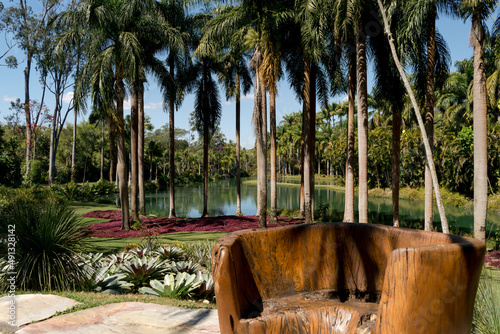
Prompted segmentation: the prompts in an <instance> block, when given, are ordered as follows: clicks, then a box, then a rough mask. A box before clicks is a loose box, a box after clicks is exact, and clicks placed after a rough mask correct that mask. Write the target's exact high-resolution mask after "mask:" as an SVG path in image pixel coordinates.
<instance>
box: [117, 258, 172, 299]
mask: <svg viewBox="0 0 500 334" xmlns="http://www.w3.org/2000/svg"><path fill="white" fill-rule="evenodd" d="M119 268H120V270H121V271H122V272H123V273H124V274H126V275H127V276H126V277H125V281H127V282H129V283H131V284H132V287H131V288H132V292H137V290H138V289H139V288H141V287H146V286H149V284H150V281H151V280H155V279H160V278H161V277H163V275H165V273H166V271H167V269H168V265H166V263H165V262H163V261H160V260H159V259H158V258H157V257H150V258H147V257H145V256H144V257H142V258H135V259H132V260H131V261H129V262H127V263H124V264H122V265H120V266H119Z"/></svg>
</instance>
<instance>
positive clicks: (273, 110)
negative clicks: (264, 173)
mask: <svg viewBox="0 0 500 334" xmlns="http://www.w3.org/2000/svg"><path fill="white" fill-rule="evenodd" d="M269 114H270V119H269V121H270V123H271V124H270V130H271V152H270V155H271V215H270V216H269V222H270V223H271V224H274V223H276V222H277V217H276V202H277V197H276V93H275V91H274V89H270V91H269Z"/></svg>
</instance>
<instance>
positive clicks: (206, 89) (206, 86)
mask: <svg viewBox="0 0 500 334" xmlns="http://www.w3.org/2000/svg"><path fill="white" fill-rule="evenodd" d="M195 68H196V69H197V72H198V77H197V79H196V81H195V83H194V86H195V106H194V120H195V124H196V130H197V131H198V133H199V134H200V136H203V176H204V177H203V179H204V181H203V213H202V214H201V216H202V217H207V216H208V206H207V200H208V147H209V145H210V137H211V136H212V133H213V131H214V130H215V129H216V128H217V126H218V124H219V121H220V116H221V109H222V107H221V103H220V99H219V90H218V88H217V83H216V82H215V80H214V78H213V76H212V75H213V74H216V73H217V71H219V64H218V63H217V62H216V61H215V60H214V59H213V58H209V57H200V59H199V60H198V64H196V65H195Z"/></svg>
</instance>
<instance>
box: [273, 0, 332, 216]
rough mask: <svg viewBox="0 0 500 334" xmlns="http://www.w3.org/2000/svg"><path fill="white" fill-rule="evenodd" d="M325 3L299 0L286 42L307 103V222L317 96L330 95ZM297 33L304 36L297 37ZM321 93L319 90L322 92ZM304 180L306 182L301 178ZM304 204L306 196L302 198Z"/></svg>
mask: <svg viewBox="0 0 500 334" xmlns="http://www.w3.org/2000/svg"><path fill="white" fill-rule="evenodd" d="M325 5H326V4H325V3H316V2H310V1H308V0H304V1H297V2H296V3H295V7H294V13H295V16H294V19H295V22H294V23H293V24H292V25H291V27H287V30H288V31H289V34H288V35H286V39H285V42H284V46H283V50H284V51H283V53H284V58H285V63H286V66H287V69H288V72H289V80H290V83H291V85H292V87H294V90H295V92H296V94H297V96H300V98H301V100H302V104H303V113H302V117H303V122H302V129H303V130H302V131H303V151H302V152H303V158H302V157H301V159H303V163H301V165H302V175H303V180H304V181H303V192H304V217H305V222H306V223H312V222H313V220H314V161H315V157H314V156H315V135H316V100H317V96H318V95H319V97H320V100H321V103H322V105H323V106H326V105H327V101H326V96H327V95H328V93H327V91H328V88H327V85H326V79H325V75H324V73H325V71H324V69H323V68H322V66H321V64H322V62H325V59H326V54H327V52H326V51H327V41H326V31H327V28H328V27H327V24H326V23H327V22H328V20H326V18H325V16H324V15H327V14H326V13H327V7H326V6H325ZM296 36H300V37H301V38H300V39H297V38H296ZM318 93H319V94H318ZM301 183H302V182H301ZM301 204H302V200H301Z"/></svg>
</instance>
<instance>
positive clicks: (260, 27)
mask: <svg viewBox="0 0 500 334" xmlns="http://www.w3.org/2000/svg"><path fill="white" fill-rule="evenodd" d="M279 8H281V4H280V3H278V2H275V1H271V2H262V1H247V0H243V1H240V2H238V4H237V5H234V6H222V7H221V8H219V9H218V10H217V12H216V15H215V16H214V17H213V19H212V20H210V21H209V22H208V24H207V26H206V27H205V28H204V37H203V39H204V40H205V41H218V43H217V45H223V46H228V45H231V42H232V41H233V38H234V36H240V37H242V38H244V39H245V47H246V48H247V49H249V50H250V49H252V50H254V53H253V57H252V60H251V64H252V65H253V66H252V65H251V66H250V67H251V68H252V67H253V70H254V72H255V86H254V89H255V93H254V97H255V100H254V117H253V123H254V126H255V130H256V135H257V152H258V154H257V156H258V158H257V161H258V168H257V175H258V176H257V179H258V182H257V192H258V195H257V198H258V205H257V206H258V211H259V212H258V215H259V226H260V227H266V209H267V187H266V179H267V177H266V174H267V171H266V167H267V163H266V162H267V155H266V154H265V152H266V148H267V143H266V142H267V125H266V119H267V117H266V114H267V112H266V109H265V95H266V94H265V87H263V85H264V84H263V82H262V78H261V73H259V72H260V66H261V64H262V60H263V57H264V54H265V52H266V50H265V44H264V43H263V42H264V41H265V39H263V35H264V32H265V31H266V29H267V28H268V27H269V26H270V24H271V22H272V21H273V20H272V19H273V18H274V15H275V14H277V13H278V14H279ZM202 43H203V41H202ZM205 47H207V48H212V46H211V45H210V43H205Z"/></svg>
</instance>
